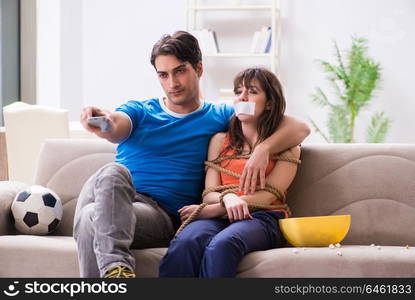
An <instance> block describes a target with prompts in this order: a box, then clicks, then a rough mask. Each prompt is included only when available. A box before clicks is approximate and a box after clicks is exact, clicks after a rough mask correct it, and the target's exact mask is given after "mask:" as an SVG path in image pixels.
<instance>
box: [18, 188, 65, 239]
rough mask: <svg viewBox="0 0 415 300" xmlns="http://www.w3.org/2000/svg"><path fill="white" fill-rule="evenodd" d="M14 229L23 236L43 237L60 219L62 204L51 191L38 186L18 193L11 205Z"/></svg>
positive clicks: (54, 227) (53, 228)
mask: <svg viewBox="0 0 415 300" xmlns="http://www.w3.org/2000/svg"><path fill="white" fill-rule="evenodd" d="M11 210H12V214H13V217H14V221H15V222H14V225H15V227H16V229H17V230H18V231H19V232H21V233H25V234H38V235H45V234H48V233H51V232H52V231H53V230H55V229H56V227H57V226H58V224H59V222H60V220H61V219H62V213H63V208H62V202H61V200H60V199H59V197H58V195H56V194H55V193H54V192H53V191H51V190H50V189H48V188H45V187H43V186H40V185H33V186H31V187H30V188H29V189H27V190H24V191H21V192H19V193H18V194H17V195H16V197H15V198H14V200H13V203H12V208H11Z"/></svg>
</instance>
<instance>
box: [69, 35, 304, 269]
mask: <svg viewBox="0 0 415 300" xmlns="http://www.w3.org/2000/svg"><path fill="white" fill-rule="evenodd" d="M151 63H152V65H153V66H154V68H155V70H156V72H157V75H158V79H159V81H160V84H161V86H162V88H163V90H164V92H165V94H166V97H164V98H160V99H150V100H146V101H129V102H127V103H125V104H123V105H121V106H120V107H119V108H117V109H116V111H115V112H108V111H104V110H101V109H99V108H96V107H87V108H84V110H83V112H82V114H81V123H82V124H83V126H84V127H85V128H86V129H87V130H89V131H91V132H93V133H95V134H96V135H98V136H99V137H101V138H105V139H107V140H108V141H110V142H113V143H118V144H119V145H118V148H117V154H116V159H115V162H114V163H110V164H107V165H105V166H104V167H102V168H101V169H100V170H98V171H97V172H96V173H95V174H94V175H93V176H92V177H91V178H90V179H89V180H88V181H87V182H86V183H85V186H84V187H83V189H82V191H81V193H80V195H79V199H78V203H77V208H76V212H75V220H74V237H75V239H76V241H77V245H78V256H79V263H80V270H81V276H82V277H134V276H135V274H134V269H135V261H134V257H133V255H132V254H131V252H130V248H149V247H166V246H168V244H169V241H170V239H171V238H172V237H173V235H174V232H175V230H176V229H177V228H178V225H179V223H180V219H179V214H178V212H177V211H178V210H179V209H180V208H181V207H183V206H185V205H190V204H196V203H200V201H201V192H202V190H203V182H204V165H203V162H204V160H205V159H206V157H207V149H208V144H209V140H210V138H211V137H212V136H213V135H214V134H215V133H217V132H220V131H225V130H226V128H227V123H228V121H229V118H230V117H231V115H232V114H233V108H232V107H228V106H225V105H214V104H211V103H206V102H203V101H202V100H201V99H200V89H199V79H200V77H201V76H202V73H203V65H202V55H201V52H200V49H199V45H198V43H197V40H196V39H195V38H194V37H193V36H192V35H191V34H189V33H187V32H184V31H178V32H176V33H174V34H173V35H165V36H163V37H162V38H161V39H160V40H159V41H158V42H157V43H156V44H155V45H154V47H153V50H152V54H151ZM92 116H105V118H106V119H107V120H108V122H109V124H110V127H109V128H110V129H109V130H108V131H107V132H101V131H100V130H99V129H97V128H94V127H91V126H89V125H88V123H87V119H88V118H90V117H92ZM308 134H309V128H308V126H307V125H305V124H304V123H302V122H299V121H297V120H295V119H293V118H290V117H287V116H285V117H284V120H283V122H282V124H281V126H280V127H279V129H278V130H277V132H276V133H274V134H273V135H272V136H271V137H270V138H268V139H267V140H265V141H264V142H263V143H262V144H260V145H258V146H257V147H256V148H255V151H254V152H253V153H252V155H251V158H250V160H249V161H248V163H247V166H246V168H245V170H244V173H243V176H242V178H241V189H242V190H244V191H245V192H246V193H249V192H254V191H255V188H256V186H257V181H258V180H259V184H260V185H261V186H264V185H265V168H266V166H267V164H268V158H269V155H270V154H273V153H279V152H281V151H283V150H285V149H288V148H291V147H293V146H295V145H298V144H299V143H301V142H302V141H303V139H304V138H305V137H306V136H307V135H308Z"/></svg>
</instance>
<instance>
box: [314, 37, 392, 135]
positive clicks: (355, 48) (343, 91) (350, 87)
mask: <svg viewBox="0 0 415 300" xmlns="http://www.w3.org/2000/svg"><path fill="white" fill-rule="evenodd" d="M334 49H335V56H336V64H330V63H329V62H327V61H323V60H319V63H320V64H321V66H322V67H323V71H324V72H325V73H326V74H327V80H328V81H329V83H330V85H331V86H332V87H333V90H334V94H335V96H334V97H331V98H329V97H328V96H327V94H326V93H325V92H324V91H323V90H322V89H321V88H319V87H318V88H317V89H316V91H315V93H314V94H312V100H313V102H314V103H316V104H318V105H320V106H321V107H324V108H327V109H328V111H329V115H328V120H327V128H328V134H326V133H324V132H323V130H321V129H320V128H319V126H318V125H317V123H316V122H315V121H313V120H310V121H311V123H312V125H313V127H314V128H315V130H316V131H317V132H318V133H319V134H321V136H322V137H323V138H324V139H325V140H326V141H327V142H329V143H330V142H331V143H354V142H355V134H354V131H355V125H356V119H357V117H358V115H359V113H360V112H361V110H362V109H365V108H367V107H368V106H369V104H370V101H371V100H372V96H373V92H374V90H375V89H377V88H378V84H379V80H380V70H381V67H380V64H379V63H376V62H375V61H374V60H373V59H372V58H370V57H369V56H368V54H367V40H366V39H365V38H358V37H353V38H352V48H351V50H350V51H349V52H348V57H347V64H346V63H345V62H344V59H343V57H342V55H341V53H340V50H339V47H338V45H337V43H336V42H334ZM390 123H391V121H390V119H388V118H387V117H386V116H385V114H384V113H383V112H376V113H374V114H373V116H372V118H371V121H370V124H369V125H368V127H367V130H366V142H368V143H381V142H383V141H384V139H385V137H386V134H387V132H388V129H389V127H390Z"/></svg>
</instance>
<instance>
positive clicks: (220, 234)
mask: <svg viewBox="0 0 415 300" xmlns="http://www.w3.org/2000/svg"><path fill="white" fill-rule="evenodd" d="M251 215H252V217H253V219H252V220H243V221H238V222H234V223H230V222H229V220H228V219H203V220H197V221H194V222H192V223H190V224H189V225H188V226H187V227H185V228H184V230H183V231H182V232H180V234H179V235H178V236H177V237H176V238H175V239H174V240H173V241H171V243H170V247H169V249H168V251H167V253H166V255H165V256H164V257H163V259H162V261H161V264H160V277H209V278H212V277H235V276H236V272H237V268H238V264H239V263H240V261H241V260H242V258H243V257H244V256H245V255H246V254H248V253H250V252H252V251H258V250H267V249H272V248H278V247H282V246H284V245H285V239H284V237H283V235H282V233H281V231H280V229H279V223H278V219H280V218H284V213H282V212H277V211H256V212H253V213H252V214H251Z"/></svg>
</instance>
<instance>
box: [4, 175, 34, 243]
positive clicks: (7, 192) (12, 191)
mask: <svg viewBox="0 0 415 300" xmlns="http://www.w3.org/2000/svg"><path fill="white" fill-rule="evenodd" d="M27 187H29V186H28V185H27V184H25V183H22V182H18V181H0V235H7V234H15V233H16V230H15V228H14V225H13V218H12V214H11V211H10V207H11V205H12V202H13V199H14V197H16V195H17V193H18V192H20V191H21V190H23V189H25V188H27Z"/></svg>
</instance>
